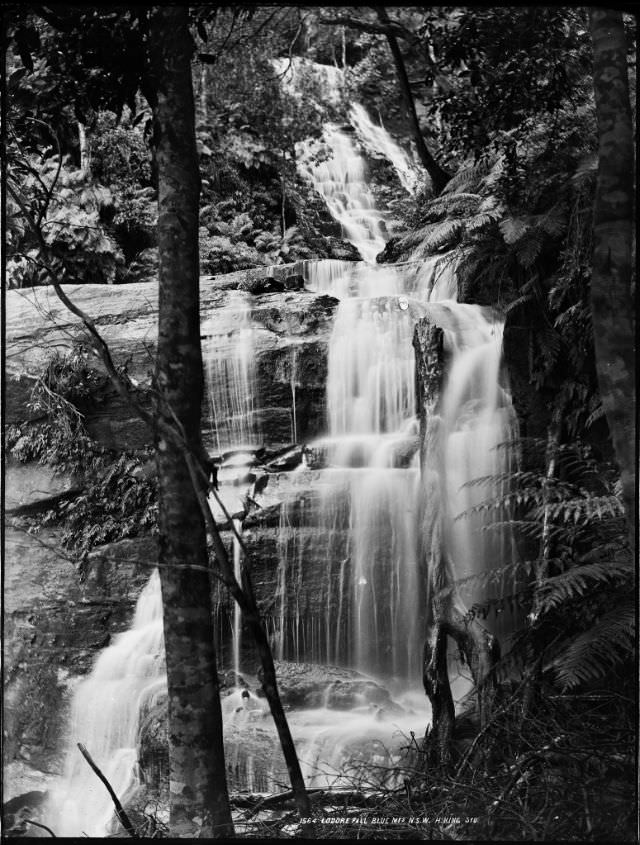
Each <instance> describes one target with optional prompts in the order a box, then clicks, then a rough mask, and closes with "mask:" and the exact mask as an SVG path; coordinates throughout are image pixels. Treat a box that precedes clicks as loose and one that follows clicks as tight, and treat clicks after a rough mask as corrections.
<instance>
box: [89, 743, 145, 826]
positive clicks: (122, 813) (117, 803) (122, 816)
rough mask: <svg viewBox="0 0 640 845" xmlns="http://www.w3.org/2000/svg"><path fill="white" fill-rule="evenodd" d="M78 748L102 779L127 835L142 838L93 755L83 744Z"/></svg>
mask: <svg viewBox="0 0 640 845" xmlns="http://www.w3.org/2000/svg"><path fill="white" fill-rule="evenodd" d="M78 748H79V749H80V753H81V754H82V756H83V757H84V759H85V760H86V761H87V763H88V764H89V765H90V766H91V768H92V769H93V771H94V772H95V773H96V774H97V776H98V777H99V778H100V780H101V781H102V783H103V784H104V785H105V786H106V788H107V792H108V793H109V795H110V796H111V800H112V801H113V806H114V807H115V808H116V815H117V816H118V819H119V820H120V823H121V824H122V827H123V828H124V829H125V830H126V831H127V833H128V834H129V836H130V837H131V838H132V839H139V838H140V837H139V836H138V834H137V833H136V830H135V828H134V826H133V825H132V824H131V820H130V819H129V816H128V815H127V814H126V813H125V811H124V810H123V809H122V804H121V803H120V801H119V800H118V796H117V795H116V794H115V792H114V791H113V788H112V786H111V784H110V783H109V781H108V780H107V779H106V777H105V776H104V775H103V774H102V772H101V771H100V769H99V768H98V766H97V765H96V764H95V762H94V761H93V758H92V757H91V755H90V754H89V752H88V751H87V749H86V748H85V747H84V745H83V744H82V743H81V742H79V743H78Z"/></svg>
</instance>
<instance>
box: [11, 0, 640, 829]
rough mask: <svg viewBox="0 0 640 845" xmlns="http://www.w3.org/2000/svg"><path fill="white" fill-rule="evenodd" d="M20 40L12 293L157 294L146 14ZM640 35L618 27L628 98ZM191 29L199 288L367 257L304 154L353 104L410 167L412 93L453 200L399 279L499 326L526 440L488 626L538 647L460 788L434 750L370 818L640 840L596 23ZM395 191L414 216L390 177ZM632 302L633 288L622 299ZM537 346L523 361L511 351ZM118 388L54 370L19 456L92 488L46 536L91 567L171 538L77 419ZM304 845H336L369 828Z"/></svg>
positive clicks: (268, 22)
mask: <svg viewBox="0 0 640 845" xmlns="http://www.w3.org/2000/svg"><path fill="white" fill-rule="evenodd" d="M7 23H8V31H9V36H10V37H9V50H8V55H7V89H8V95H9V99H8V109H7V162H8V186H9V187H8V195H7V247H8V258H7V279H8V285H9V287H10V288H29V287H31V286H35V285H43V284H50V283H51V282H52V277H55V280H56V281H58V282H59V283H61V284H65V283H78V282H82V283H85V284H91V283H94V284H95V283H101V284H126V283H130V282H141V281H150V280H152V279H154V278H155V277H156V275H157V271H158V243H157V238H158V236H157V231H156V224H157V217H158V214H157V207H156V203H157V199H158V173H157V165H156V161H155V159H154V155H153V149H152V146H153V142H154V141H153V127H152V121H151V112H152V104H151V105H150V99H151V95H150V94H149V82H148V79H147V78H146V76H145V72H144V68H141V67H140V62H141V61H142V57H143V56H144V55H145V51H146V49H147V44H148V32H147V30H146V23H145V16H144V12H143V11H141V10H138V9H130V10H123V9H117V10H116V9H113V10H111V11H106V10H97V9H94V10H88V11H82V10H79V9H73V8H70V9H69V10H68V11H66V10H60V11H56V12H52V11H50V10H48V8H45V9H44V12H43V14H39V13H36V12H35V11H32V12H23V11H22V10H19V9H18V8H17V7H14V9H13V10H12V11H10V12H9V13H8V16H7ZM632 24H633V21H632V20H631V18H630V17H629V19H626V18H625V26H626V28H627V40H628V63H629V71H630V73H629V76H630V79H631V80H633V79H634V73H633V70H634V62H635V44H634V41H633V26H632ZM191 25H192V34H193V37H194V42H195V44H196V50H195V53H194V59H193V63H192V69H193V85H194V90H195V92H196V138H197V145H198V159H199V167H200V177H201V186H202V188H201V195H200V209H199V227H200V233H199V240H200V253H199V259H200V270H201V272H202V273H207V274H209V273H210V274H218V273H224V272H230V271H232V270H238V269H245V268H249V267H256V266H262V265H264V266H267V265H273V264H277V263H284V262H290V261H294V260H298V259H304V258H309V257H312V256H313V257H337V256H340V255H342V254H343V253H344V251H345V250H347V252H348V245H345V244H344V243H342V244H341V243H340V239H339V237H337V236H336V233H335V231H334V230H332V228H331V224H330V221H329V220H328V218H327V215H326V211H325V210H324V209H323V208H322V207H321V203H320V202H319V200H318V197H314V196H313V193H312V191H311V189H310V188H309V186H308V185H306V184H305V183H304V182H303V180H301V179H300V177H299V176H298V174H297V172H296V142H297V141H300V140H302V139H304V138H308V137H310V136H316V137H319V136H320V134H321V131H322V126H323V124H324V123H325V122H326V121H328V120H336V121H344V120H345V117H346V112H345V104H346V103H348V102H349V101H353V100H357V101H360V102H362V103H363V104H364V105H365V106H366V107H367V108H368V109H369V110H370V111H371V113H372V114H379V115H383V116H384V122H385V125H386V126H387V128H389V129H391V130H392V131H393V132H394V133H395V135H396V137H397V138H398V139H399V141H400V142H401V143H402V144H404V145H405V147H406V148H409V147H410V145H411V143H412V141H413V144H414V148H415V143H416V140H415V131H414V128H413V127H412V122H411V114H410V110H408V109H407V107H406V102H407V97H409V99H410V100H412V101H413V107H414V109H416V111H417V116H418V122H419V130H420V133H421V135H422V139H423V142H424V143H425V144H426V147H427V148H428V153H429V154H430V155H431V156H432V157H433V159H434V160H435V161H436V162H437V164H438V166H439V167H440V168H441V169H442V172H443V173H445V174H446V184H445V185H444V187H443V189H442V190H441V191H439V190H435V189H434V187H433V182H432V180H430V179H429V178H425V180H424V186H423V188H422V190H421V191H420V192H419V193H418V194H417V196H416V197H415V198H412V199H406V200H405V201H404V202H403V203H402V204H401V205H400V210H398V209H399V206H398V204H396V205H395V207H394V214H395V216H396V217H397V216H400V220H399V226H401V229H402V231H401V233H400V234H398V235H397V236H396V237H394V238H393V239H392V240H391V241H390V243H389V244H388V247H387V249H386V250H385V255H384V258H385V260H406V259H407V258H409V257H410V256H411V257H412V258H413V259H415V258H416V257H417V256H429V255H439V254H441V253H445V252H446V253H447V256H448V257H447V260H454V261H455V263H456V272H457V276H458V283H459V290H460V296H461V298H464V300H465V301H468V302H480V303H482V304H490V305H493V306H494V307H496V308H498V309H500V310H501V311H503V312H505V314H506V328H505V351H506V356H507V364H508V367H509V370H510V377H511V382H512V385H513V388H514V402H515V405H516V409H517V410H518V412H519V413H520V414H521V415H522V418H523V420H524V422H523V424H522V425H521V439H520V440H519V442H518V444H517V447H518V451H519V466H518V467H517V468H516V469H515V470H514V471H513V472H512V473H510V474H509V478H508V479H507V481H508V482H509V492H508V494H507V497H508V501H507V502H505V501H486V502H484V503H483V504H482V505H481V506H480V507H481V508H483V509H485V510H487V511H489V512H492V513H495V514H500V513H502V512H503V508H504V505H505V504H507V505H508V506H509V507H510V508H511V509H512V513H513V515H514V520H513V524H514V526H515V528H516V530H517V533H518V543H519V550H520V561H519V562H518V564H517V566H518V567H519V569H520V570H521V572H520V578H519V584H520V588H519V592H518V595H517V596H516V595H514V596H508V595H505V596H502V597H501V598H500V599H498V600H493V601H491V602H488V603H487V605H486V606H485V607H476V608H474V609H473V612H474V613H478V614H479V613H485V614H486V613H495V612H499V610H500V609H501V608H500V607H498V604H499V603H500V602H502V604H503V605H504V602H509V601H515V600H517V601H519V602H524V603H525V605H526V610H527V624H526V627H525V629H524V630H523V631H522V632H521V634H520V636H519V637H517V638H516V639H515V642H514V644H513V647H512V648H511V649H510V650H509V651H508V652H507V653H505V654H503V656H502V659H501V661H500V663H499V664H498V667H497V670H496V679H497V693H496V701H495V707H494V711H493V716H492V718H491V720H490V722H489V724H488V725H486V726H485V727H484V728H483V729H482V730H480V729H479V727H478V725H477V723H476V720H475V714H474V713H473V712H469V713H468V714H466V716H465V717H464V718H462V719H460V720H459V723H458V725H457V726H456V733H455V735H454V747H453V751H452V755H451V759H450V760H448V761H442V765H441V766H440V767H436V768H432V769H427V770H426V771H425V766H424V760H425V758H426V754H427V750H426V747H425V748H423V747H422V745H421V744H420V745H416V749H415V770H414V771H413V772H412V773H410V774H409V776H408V779H407V784H406V794H405V793H403V794H402V796H401V797H400V796H398V795H397V794H396V793H392V792H391V791H389V793H388V794H384V795H378V796H377V799H376V800H377V801H378V805H377V808H376V813H379V814H380V815H390V816H408V815H411V816H422V817H426V816H429V817H430V818H431V819H441V818H444V817H448V816H449V817H450V816H456V817H461V818H470V817H473V818H477V819H479V821H478V822H474V823H473V824H469V825H468V826H465V825H464V824H462V826H458V827H457V828H456V831H455V833H454V830H453V828H451V827H450V826H448V825H447V824H446V823H444V822H443V823H440V822H437V823H434V825H435V826H433V827H432V828H431V832H430V838H438V837H441V838H445V839H447V838H460V837H462V838H474V839H485V840H492V839H516V840H517V839H541V840H552V839H567V840H587V841H605V840H615V841H620V840H628V839H632V838H633V836H634V819H635V810H634V803H633V802H634V796H633V790H632V789H631V784H632V778H633V774H634V761H633V756H632V751H631V749H632V741H633V733H634V725H635V694H636V693H635V687H636V684H635V678H636V651H635V647H636V633H635V621H636V620H635V616H636V607H635V593H636V581H635V561H634V556H633V553H632V550H631V547H630V541H629V536H630V532H629V531H628V524H629V522H631V521H633V518H634V517H633V515H632V514H630V513H628V512H626V511H625V499H624V495H623V487H622V483H621V480H620V468H619V466H618V464H617V462H616V461H617V455H616V452H615V449H614V448H613V447H612V443H611V438H610V433H609V428H608V425H607V418H606V416H605V410H604V408H603V402H602V396H601V385H600V384H599V381H598V372H597V360H596V355H595V353H594V337H593V319H592V317H593V313H592V303H591V299H590V291H589V286H590V280H591V275H592V266H593V257H592V253H593V241H594V239H593V228H594V213H593V209H594V203H595V198H596V179H597V167H598V128H597V123H596V109H595V103H594V95H593V74H592V63H593V44H592V38H591V35H590V28H589V16H588V12H587V10H585V9H582V8H574V7H571V8H569V7H535V6H530V7H524V8H509V7H484V8H476V7H473V8H463V7H429V8H425V7H394V8H393V9H390V10H389V12H388V15H387V17H386V20H385V19H383V17H381V15H380V14H379V13H377V12H375V11H374V10H371V9H368V8H364V7H363V8H353V7H330V8H329V7H327V8H325V9H322V8H311V7H253V6H236V7H220V8H214V9H208V8H207V9H204V10H203V9H200V8H199V7H198V8H195V9H194V10H192V14H191ZM61 33H63V37H64V40H65V50H64V51H61V50H60V49H59V38H60V37H61V35H60V34H61ZM392 41H393V42H394V43H395V45H396V47H397V48H398V49H399V50H400V52H401V56H402V62H403V63H404V69H405V73H406V77H407V82H408V86H409V88H408V94H407V91H403V90H401V89H402V80H401V78H400V76H399V75H398V74H399V71H398V67H397V64H396V63H394V62H393V61H392V60H391V55H392V54H391V52H390V50H392V49H393V48H392V43H391V42H392ZM133 57H137V58H136V59H135V61H134V58H133ZM296 58H306V59H310V60H312V61H315V62H318V63H321V64H326V65H333V66H337V67H340V68H342V69H343V70H344V72H345V80H346V82H345V90H344V92H343V93H342V97H341V99H339V100H338V101H337V102H336V103H333V104H327V103H326V102H323V101H322V92H321V91H320V90H318V85H317V79H316V78H315V77H314V76H313V75H311V74H310V75H309V78H308V80H307V83H306V88H305V97H304V98H303V99H302V101H294V100H293V99H292V98H291V97H290V96H288V95H287V93H286V91H284V90H283V88H282V86H281V84H280V81H281V80H280V78H279V77H281V76H282V74H281V72H279V70H278V66H276V65H274V63H273V61H272V60H274V59H280V60H284V61H289V62H291V61H293V60H294V59H296ZM105 69H106V70H107V71H108V72H105ZM632 84H633V83H632ZM631 93H632V96H631V102H633V101H634V97H633V91H632V92H631ZM400 95H402V96H400ZM377 178H378V179H379V181H380V182H381V185H380V188H381V190H387V191H388V192H389V195H390V196H394V197H395V198H396V199H397V198H398V197H399V196H401V192H400V191H399V190H398V186H397V184H395V183H394V181H393V176H392V175H391V174H390V173H388V172H386V171H384V169H382V170H381V175H380V174H377ZM629 179H631V174H629ZM34 223H35V226H34ZM341 250H342V252H341ZM634 292H635V280H632V284H631V290H630V291H629V301H631V298H632V296H633V295H634ZM510 330H512V331H513V334H512V335H511V336H510V335H509V331H510ZM525 335H526V338H527V345H528V348H527V349H526V350H523V349H522V348H517V347H518V344H519V343H520V341H519V338H522V337H524V336H525ZM510 337H511V340H510ZM510 344H511V345H510ZM125 375H126V374H125ZM105 379H106V376H104V375H103V374H101V373H99V372H98V371H96V370H93V369H92V368H91V367H89V365H88V364H87V359H86V356H85V355H84V354H83V350H78V351H76V352H75V353H74V355H73V356H71V357H70V358H68V359H64V360H63V359H60V358H54V359H52V361H51V364H50V366H49V369H48V371H47V372H46V373H43V374H41V377H40V379H39V380H38V382H37V384H36V387H35V390H34V396H33V402H34V408H36V409H37V410H38V411H40V412H41V413H42V418H41V420H39V421H37V422H36V423H33V424H31V425H30V426H28V427H27V428H26V429H20V430H14V431H9V432H8V439H7V446H8V448H9V449H11V450H12V453H13V455H14V456H15V457H16V458H17V459H18V460H22V461H28V460H40V461H46V462H49V463H51V464H53V465H57V466H60V467H62V468H64V469H65V470H67V471H69V470H71V471H73V472H76V473H80V474H85V475H86V476H87V478H88V479H89V482H90V483H89V484H88V485H87V487H86V489H85V492H84V493H83V494H82V495H81V496H80V497H78V498H77V499H76V500H74V501H72V502H66V503H62V504H61V505H59V507H58V508H57V509H56V510H55V511H52V512H50V513H47V514H46V515H45V518H44V519H45V522H56V523H57V522H59V523H61V524H62V526H63V528H64V531H65V535H64V539H65V543H66V545H67V546H68V548H69V549H70V550H72V551H73V552H74V553H75V554H76V555H77V556H78V559H79V561H80V562H82V560H83V559H84V558H85V557H86V555H87V553H88V552H89V551H90V550H91V548H93V546H95V545H96V544H100V543H103V542H106V541H108V540H112V539H117V538H119V537H123V536H129V535H130V534H132V533H135V532H136V531H138V530H141V529H142V528H145V527H152V526H153V527H154V528H155V526H156V520H157V483H156V480H155V478H154V477H153V476H152V477H149V474H148V473H147V472H146V471H145V467H146V466H147V463H148V461H149V457H150V456H149V454H147V453H139V454H121V455H120V454H119V455H113V454H107V453H104V452H103V451H101V450H99V449H98V448H97V446H96V445H95V444H93V443H92V442H91V440H90V438H89V437H88V435H87V434H86V431H85V430H84V429H83V426H82V410H83V408H84V407H85V405H86V403H87V402H91V401H93V400H92V396H93V395H94V394H96V393H98V392H99V390H100V388H101V386H102V385H103V381H104V380H105ZM484 481H485V482H486V479H485V480H484ZM477 483H478V484H482V483H483V479H479V480H478V482H477ZM497 518H498V517H496V519H497ZM614 712H615V714H616V716H615V720H613V718H612V714H613V713H614ZM427 746H428V743H427ZM361 786H362V784H361V783H354V790H359V789H360V787H361ZM405 799H406V800H405ZM408 808H409V809H408ZM283 823H284V822H283ZM338 830H339V831H340V832H338ZM409 830H410V828H409ZM420 830H421V831H423V832H424V830H425V828H421V829H420ZM256 832H257V835H258V836H261V835H264V834H265V831H264V830H261V829H260V827H259V826H258V827H257V828H256ZM305 832H306V833H307V834H309V833H314V832H315V834H316V835H320V836H322V837H323V838H328V837H329V836H334V835H335V836H336V837H338V836H339V835H341V834H345V835H346V833H347V832H348V833H350V834H351V835H353V828H351V829H348V828H345V827H343V828H340V829H329V828H327V827H323V828H322V829H321V830H319V831H310V830H309V829H306V831H305ZM414 832H415V831H414ZM272 833H273V831H267V834H268V835H271V834H272ZM359 835H361V836H367V835H369V836H371V837H372V838H391V837H393V836H397V838H403V837H406V836H407V835H408V829H407V827H403V826H400V827H399V829H398V830H397V831H396V830H395V829H394V830H391V829H390V828H388V827H382V828H378V827H376V825H375V823H372V824H371V825H369V826H366V825H365V826H361V827H360V828H359Z"/></svg>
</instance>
